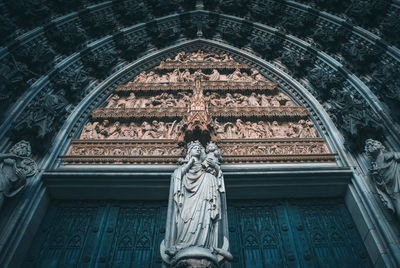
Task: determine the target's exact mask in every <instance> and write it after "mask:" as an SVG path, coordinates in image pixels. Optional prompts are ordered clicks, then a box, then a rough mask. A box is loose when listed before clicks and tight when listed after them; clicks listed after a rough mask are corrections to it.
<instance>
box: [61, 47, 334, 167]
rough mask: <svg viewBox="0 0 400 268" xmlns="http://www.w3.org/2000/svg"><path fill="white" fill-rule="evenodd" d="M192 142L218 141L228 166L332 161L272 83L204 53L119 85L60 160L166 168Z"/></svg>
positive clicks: (303, 115)
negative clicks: (186, 144)
mask: <svg viewBox="0 0 400 268" xmlns="http://www.w3.org/2000/svg"><path fill="white" fill-rule="evenodd" d="M192 140H200V141H201V142H202V143H206V142H208V141H210V140H212V141H214V142H217V143H218V144H219V147H220V148H221V152H222V154H223V157H224V160H225V162H226V163H277V162H287V163H297V162H332V161H334V155H333V154H332V153H330V152H329V149H328V147H327V146H326V144H325V141H324V139H323V138H321V137H318V133H317V131H316V129H315V127H314V125H313V123H312V122H311V121H310V120H309V119H308V113H307V111H306V110H305V109H304V108H303V107H300V106H296V105H295V103H294V102H293V101H292V100H291V99H290V98H289V97H288V96H286V95H285V94H283V93H282V92H280V91H279V89H278V87H277V85H276V84H275V83H273V82H269V81H266V79H265V78H264V77H263V76H262V75H261V74H260V73H259V72H258V71H257V70H255V69H253V68H250V67H249V66H247V65H245V64H240V63H237V62H235V61H234V60H233V59H232V58H230V57H229V56H227V55H225V54H222V55H217V54H213V53H206V52H203V51H197V52H193V53H185V52H180V53H178V54H177V56H176V57H175V58H173V59H167V60H165V61H163V62H161V63H160V65H159V66H157V67H156V68H154V69H153V70H151V71H149V72H142V73H140V74H139V75H138V76H136V77H135V79H134V80H133V81H132V82H129V83H128V84H126V85H122V86H119V87H117V88H116V89H115V92H114V94H113V95H111V96H110V97H109V98H108V100H107V103H106V105H105V107H104V108H97V109H95V110H93V111H92V113H91V119H90V121H89V122H88V123H87V124H86V125H85V126H84V128H83V130H82V133H81V135H80V138H79V139H78V140H73V141H72V144H71V146H70V148H69V150H68V152H67V154H66V156H63V157H62V159H63V164H105V163H113V164H136V163H141V164H150V163H159V164H171V163H176V161H177V159H178V158H179V157H180V156H182V154H183V148H184V146H183V145H184V143H186V142H189V141H192ZM160 157H162V160H161V159H160Z"/></svg>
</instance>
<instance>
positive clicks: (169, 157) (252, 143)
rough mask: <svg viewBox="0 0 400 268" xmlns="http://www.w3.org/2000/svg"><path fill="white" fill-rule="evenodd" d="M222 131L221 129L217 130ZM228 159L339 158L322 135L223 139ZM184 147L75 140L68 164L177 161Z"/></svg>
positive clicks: (235, 161) (148, 142) (298, 160)
mask: <svg viewBox="0 0 400 268" xmlns="http://www.w3.org/2000/svg"><path fill="white" fill-rule="evenodd" d="M217 133H218V131H217ZM219 144H220V146H219V147H220V149H221V153H222V155H224V159H225V162H226V163H233V164H238V163H307V162H332V161H334V160H335V157H334V155H333V154H331V153H329V150H328V148H327V146H326V144H325V143H324V140H323V139H322V138H292V139H288V138H270V139H263V140H260V139H230V140H229V139H222V140H220V141H219ZM183 151H184V150H183V147H182V146H180V145H178V144H177V143H176V141H175V140H171V139H164V140H160V139H147V140H141V139H118V140H111V139H104V140H99V139H81V140H73V141H72V143H71V146H70V148H69V150H68V152H67V155H66V156H63V157H62V160H63V163H64V164H75V165H76V164H78V165H79V164H106V163H113V164H155V163H160V164H174V163H176V161H177V160H178V158H179V157H180V156H181V155H182V153H183Z"/></svg>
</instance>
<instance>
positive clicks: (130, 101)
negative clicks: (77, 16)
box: [125, 92, 136, 109]
mask: <svg viewBox="0 0 400 268" xmlns="http://www.w3.org/2000/svg"><path fill="white" fill-rule="evenodd" d="M135 105H136V96H135V93H133V92H131V93H130V94H129V96H128V98H126V103H125V108H127V109H129V108H134V107H135Z"/></svg>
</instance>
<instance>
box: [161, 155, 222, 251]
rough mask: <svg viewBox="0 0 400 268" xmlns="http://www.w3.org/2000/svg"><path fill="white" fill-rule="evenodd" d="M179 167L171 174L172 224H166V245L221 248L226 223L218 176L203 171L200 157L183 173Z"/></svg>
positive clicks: (180, 247)
mask: <svg viewBox="0 0 400 268" xmlns="http://www.w3.org/2000/svg"><path fill="white" fill-rule="evenodd" d="M182 171H183V167H182V166H180V167H178V168H177V169H176V170H175V171H174V173H173V175H172V178H171V188H170V200H169V208H168V218H169V220H168V222H169V223H170V224H171V225H172V226H170V228H168V226H167V233H166V241H167V247H171V248H175V249H176V250H180V249H183V248H187V247H190V246H199V247H204V248H209V249H210V250H211V251H213V248H222V245H223V242H224V240H223V239H224V237H226V239H228V226H227V215H226V200H225V193H224V191H221V190H219V189H222V188H221V187H219V186H218V178H217V177H216V176H215V175H213V174H211V173H209V172H206V171H205V168H204V167H203V166H202V163H201V161H198V162H195V163H194V164H193V166H192V167H191V168H190V169H189V170H188V172H187V173H186V174H182ZM219 179H221V180H223V178H222V177H220V178H219Z"/></svg>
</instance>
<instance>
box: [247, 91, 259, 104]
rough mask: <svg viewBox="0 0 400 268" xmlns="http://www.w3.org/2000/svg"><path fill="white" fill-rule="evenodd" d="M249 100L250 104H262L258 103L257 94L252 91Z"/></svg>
mask: <svg viewBox="0 0 400 268" xmlns="http://www.w3.org/2000/svg"><path fill="white" fill-rule="evenodd" d="M247 101H248V103H249V106H260V104H259V103H258V98H257V95H256V93H254V92H253V93H251V95H250V97H249V98H248V100H247Z"/></svg>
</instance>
